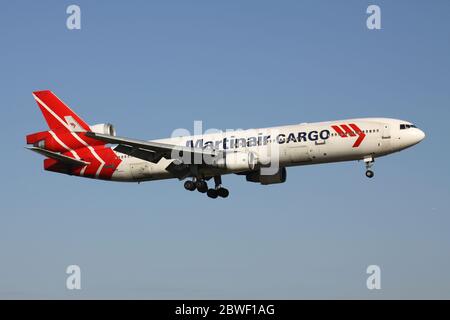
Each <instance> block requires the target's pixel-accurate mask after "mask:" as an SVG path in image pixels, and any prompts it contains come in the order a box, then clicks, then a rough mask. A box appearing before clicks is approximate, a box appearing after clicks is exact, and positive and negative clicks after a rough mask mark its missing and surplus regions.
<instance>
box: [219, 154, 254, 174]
mask: <svg viewBox="0 0 450 320" xmlns="http://www.w3.org/2000/svg"><path fill="white" fill-rule="evenodd" d="M216 165H217V167H219V168H221V169H227V170H230V171H233V172H242V171H252V170H255V169H256V167H257V165H258V158H257V157H256V155H255V154H254V153H252V152H229V153H225V155H224V156H223V157H222V158H219V159H218V160H217V162H216Z"/></svg>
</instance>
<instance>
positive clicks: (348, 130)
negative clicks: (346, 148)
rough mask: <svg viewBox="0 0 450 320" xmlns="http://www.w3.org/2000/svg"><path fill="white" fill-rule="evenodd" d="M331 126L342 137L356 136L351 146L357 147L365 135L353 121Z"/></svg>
mask: <svg viewBox="0 0 450 320" xmlns="http://www.w3.org/2000/svg"><path fill="white" fill-rule="evenodd" d="M331 127H332V128H333V129H334V131H336V133H337V134H338V135H339V136H341V137H342V138H347V137H356V136H358V139H356V141H355V143H354V144H353V148H358V147H359V146H360V144H361V143H362V142H363V140H364V138H365V137H366V134H365V133H364V132H363V131H362V130H361V129H360V128H359V127H358V126H357V125H356V124H354V123H349V124H348V125H346V124H341V125H339V126H331Z"/></svg>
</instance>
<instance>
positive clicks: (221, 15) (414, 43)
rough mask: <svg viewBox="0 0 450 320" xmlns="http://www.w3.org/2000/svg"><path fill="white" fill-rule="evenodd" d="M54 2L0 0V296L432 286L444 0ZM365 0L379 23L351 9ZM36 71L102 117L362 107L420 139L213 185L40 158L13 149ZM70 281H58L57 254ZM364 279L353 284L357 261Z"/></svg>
mask: <svg viewBox="0 0 450 320" xmlns="http://www.w3.org/2000/svg"><path fill="white" fill-rule="evenodd" d="M73 3H74V2H69V1H39V2H29V1H14V2H5V3H3V4H2V10H1V11H0V39H1V42H2V46H1V49H0V52H1V59H0V66H1V73H0V85H1V88H3V90H2V103H1V108H0V110H1V118H2V120H3V121H2V125H1V126H0V128H1V132H2V137H3V148H2V149H3V151H2V157H1V158H0V161H1V166H2V168H3V174H2V179H1V183H0V193H1V195H2V196H1V199H2V201H0V254H1V259H0V298H63V299H77V298H169V299H170V298H181V299H182V298H191V299H197V298H286V299H298V298H368V299H379V298H388V299H390V298H447V299H448V298H450V275H449V273H448V270H449V269H450V253H449V247H450V233H449V227H450V218H449V212H450V210H449V209H450V202H449V201H450V200H449V199H450V197H449V196H450V192H449V191H450V190H449V176H450V175H449V173H450V172H449V170H450V169H449V168H450V167H449V165H448V158H449V156H450V154H449V151H448V150H449V149H448V137H449V134H448V121H449V120H448V119H449V117H450V112H449V110H450V109H449V108H450V105H449V103H450V88H449V83H450V62H449V57H450V41H449V39H450V25H449V21H450V3H449V2H448V1H443V0H442V1H438V0H436V1H433V2H427V1H375V2H368V1H356V0H355V1H276V2H275V1H170V2H169V1H132V2H124V1H123V2H119V1H77V2H75V3H76V4H78V5H79V6H80V7H81V13H82V28H81V30H75V31H70V30H68V29H67V28H66V18H67V14H66V12H65V11H66V8H67V6H68V5H70V4H73ZM369 4H378V5H379V6H380V7H381V12H382V30H378V31H370V30H368V29H367V28H366V18H367V16H368V15H367V14H366V8H367V6H368V5H369ZM38 89H51V90H53V91H54V92H55V93H56V94H57V95H58V96H60V97H61V98H62V99H63V100H64V101H65V102H66V103H68V104H69V105H70V106H71V107H72V108H73V109H75V110H76V111H77V112H78V113H79V114H80V115H81V116H82V117H83V118H84V119H85V120H87V121H88V122H89V123H91V124H94V123H103V122H111V123H113V124H115V126H116V128H117V131H118V133H119V134H120V135H124V136H129V137H135V138H140V139H153V138H154V139H156V138H163V137H166V136H170V134H171V133H172V131H173V130H174V129H176V128H187V129H189V130H193V121H194V120H202V121H203V123H204V127H205V128H222V129H226V128H230V129H231V128H251V127H264V126H273V125H283V124H293V123H300V122H313V121H322V120H332V119H343V118H351V117H365V116H385V117H393V118H400V119H405V120H410V121H411V122H414V123H415V124H416V125H418V126H419V127H420V128H422V129H423V130H424V131H425V132H426V134H427V138H426V140H424V141H423V142H422V143H421V144H419V145H417V146H415V147H414V148H412V149H409V150H406V151H404V152H401V153H398V154H395V155H391V156H389V157H385V158H381V159H378V161H377V162H376V164H375V167H374V168H375V172H376V177H375V178H374V179H372V180H368V179H367V178H366V177H365V176H364V167H363V165H362V164H361V163H356V162H350V163H340V164H330V165H318V166H310V167H297V168H289V170H288V179H287V182H286V183H285V184H281V185H273V186H260V185H257V184H251V183H246V182H245V179H244V178H243V177H240V176H226V177H224V183H225V184H226V186H227V187H228V188H229V189H230V191H231V196H230V198H229V199H227V200H216V201H213V200H210V199H208V198H206V197H205V196H204V195H201V194H199V193H189V192H186V191H185V190H184V189H183V187H182V183H180V182H179V181H177V180H170V181H161V182H151V183H142V184H139V185H138V184H120V183H110V182H102V181H94V180H87V179H81V178H75V177H69V176H65V175H58V174H54V173H49V172H44V171H43V169H42V158H41V157H39V156H38V155H35V154H32V153H30V152H29V151H27V150H25V149H24V148H23V146H24V144H25V138H24V137H25V135H26V134H29V133H32V132H36V131H40V130H44V129H46V125H45V122H44V120H43V118H42V116H41V114H40V112H39V110H38V108H37V105H36V104H35V102H34V100H33V98H32V96H31V92H32V91H34V90H38ZM71 264H77V265H79V266H80V267H81V271H82V290H80V291H68V290H66V288H65V281H66V277H67V275H66V274H65V269H66V267H67V266H68V265H71ZM372 264H376V265H379V266H380V267H381V272H382V273H381V281H382V289H381V290H378V291H377V290H375V291H369V290H368V289H367V288H366V278H367V276H368V275H367V274H366V273H365V271H366V268H367V266H368V265H372Z"/></svg>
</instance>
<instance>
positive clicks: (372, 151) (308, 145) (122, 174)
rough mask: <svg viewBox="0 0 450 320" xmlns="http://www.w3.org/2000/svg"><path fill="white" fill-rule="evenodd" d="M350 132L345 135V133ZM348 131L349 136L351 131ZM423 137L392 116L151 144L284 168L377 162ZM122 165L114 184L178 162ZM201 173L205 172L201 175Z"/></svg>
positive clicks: (127, 160)
mask: <svg viewBox="0 0 450 320" xmlns="http://www.w3.org/2000/svg"><path fill="white" fill-rule="evenodd" d="M346 130H347V131H346ZM349 131H350V132H349ZM424 137H425V134H424V132H423V131H421V130H420V129H418V128H416V127H415V126H414V125H412V124H411V123H410V122H407V121H403V120H396V119H388V118H362V119H348V120H338V121H328V122H316V123H302V124H296V125H288V126H280V127H270V128H261V129H249V130H239V131H232V132H220V133H213V134H204V135H196V136H185V137H173V138H167V139H159V140H153V141H155V142H160V143H168V144H174V145H180V146H193V147H199V148H212V149H215V150H225V151H228V152H229V151H235V152H243V153H253V154H254V155H256V157H257V158H258V159H260V160H261V161H262V162H264V163H266V164H267V163H270V162H271V161H273V159H276V161H278V163H279V166H280V167H289V166H297V165H308V164H318V163H329V162H339V161H351V160H363V159H366V158H377V157H381V156H385V155H387V154H390V153H394V152H397V151H401V150H403V149H405V148H408V147H410V146H413V145H415V144H417V143H418V142H420V141H421V140H422V139H423V138H424ZM116 155H117V157H118V158H119V159H121V160H122V162H121V163H120V165H119V166H118V167H117V169H116V170H115V172H114V173H113V175H112V177H111V180H115V181H148V180H159V179H167V178H173V177H174V176H173V174H172V173H171V172H169V171H168V170H166V168H167V167H168V165H170V163H171V162H173V161H174V160H172V159H170V160H168V159H165V158H162V159H161V160H160V161H159V162H158V163H152V162H148V161H144V160H141V159H139V158H134V157H131V156H128V155H125V154H122V153H119V152H116ZM199 170H200V172H199V173H200V175H202V176H205V177H207V176H213V175H215V174H218V173H219V174H228V173H239V172H236V171H235V170H224V169H217V170H216V169H211V168H205V169H199ZM202 170H203V171H202Z"/></svg>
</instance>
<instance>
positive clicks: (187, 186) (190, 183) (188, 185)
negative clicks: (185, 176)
mask: <svg viewBox="0 0 450 320" xmlns="http://www.w3.org/2000/svg"><path fill="white" fill-rule="evenodd" d="M184 188H185V189H186V190H189V191H194V190H195V188H196V187H195V183H194V181H191V180H188V181H186V182H185V183H184Z"/></svg>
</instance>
